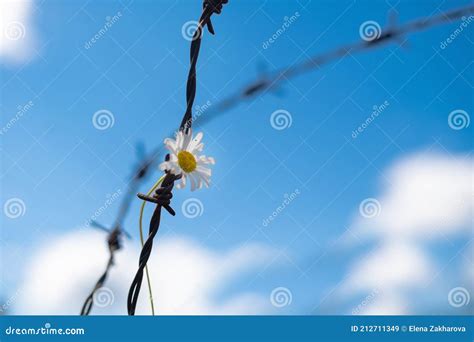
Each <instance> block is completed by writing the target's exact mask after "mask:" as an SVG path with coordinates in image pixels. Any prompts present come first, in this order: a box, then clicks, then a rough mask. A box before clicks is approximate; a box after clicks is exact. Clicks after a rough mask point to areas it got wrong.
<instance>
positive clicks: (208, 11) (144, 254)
mask: <svg viewBox="0 0 474 342" xmlns="http://www.w3.org/2000/svg"><path fill="white" fill-rule="evenodd" d="M227 2H228V0H205V1H204V2H203V11H202V14H201V17H200V19H199V23H198V26H197V28H196V31H195V32H194V35H193V39H192V41H191V49H190V63H191V65H190V68H189V73H188V79H187V84H186V111H185V113H184V115H183V119H182V121H181V124H180V126H179V130H180V131H187V130H190V129H191V127H192V109H193V104H194V99H195V97H196V65H197V61H198V57H199V50H200V48H201V38H202V32H203V27H204V26H206V27H207V29H208V31H209V32H210V33H211V34H214V27H213V25H212V22H211V16H212V14H214V13H216V14H220V13H221V11H222V7H223V5H224V4H226V3H227ZM168 158H169V156H167V157H166V159H168ZM180 178H181V175H174V174H172V173H171V172H166V173H165V177H164V179H163V182H162V183H161V186H160V187H159V188H158V189H157V190H156V191H155V193H154V195H153V196H151V197H150V196H147V195H144V194H138V197H139V198H140V199H142V200H145V201H148V202H152V203H155V204H156V207H155V210H154V212H153V215H152V217H151V220H150V226H149V231H148V238H147V240H146V241H145V244H144V245H143V248H142V251H141V253H140V258H139V262H138V270H137V273H136V275H135V277H134V279H133V281H132V284H131V285H130V290H129V292H128V298H127V311H128V314H129V315H135V310H136V307H137V302H138V296H139V294H140V289H141V285H142V281H143V271H144V269H145V268H146V265H147V263H148V259H149V258H150V255H151V251H152V248H153V239H154V238H155V235H156V234H157V233H158V229H159V227H160V220H161V209H162V208H164V209H166V211H168V213H169V214H170V215H172V216H174V215H175V211H174V210H173V209H172V208H171V207H170V203H171V198H172V197H173V194H172V190H173V186H174V182H175V181H176V180H178V179H180ZM151 300H152V299H151Z"/></svg>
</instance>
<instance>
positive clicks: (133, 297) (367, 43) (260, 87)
mask: <svg viewBox="0 0 474 342" xmlns="http://www.w3.org/2000/svg"><path fill="white" fill-rule="evenodd" d="M227 2H228V0H222V1H219V0H214V1H211V0H206V1H204V3H203V13H202V15H201V19H200V21H199V25H198V28H197V30H196V32H195V34H194V36H193V40H192V42H191V50H190V59H191V66H190V70H189V74H188V80H187V87H186V103H187V106H186V111H185V113H184V116H183V119H182V121H181V125H180V128H179V129H180V130H187V129H189V128H191V126H192V124H193V121H195V122H196V123H197V124H198V125H200V126H202V125H204V124H207V123H208V122H210V121H212V120H213V119H215V118H216V117H218V116H219V115H222V114H223V113H225V112H226V111H228V110H230V109H232V108H233V107H236V106H238V105H239V104H240V103H241V102H245V101H248V100H250V99H252V98H255V97H257V96H259V95H260V96H263V95H265V94H266V93H267V92H268V91H271V90H273V89H275V88H277V87H278V86H279V85H280V84H281V83H283V82H285V81H288V80H290V79H292V78H295V77H297V76H300V75H302V74H305V73H308V72H310V71H313V70H315V69H319V68H321V67H322V66H324V65H326V64H329V63H331V62H335V61H337V60H340V59H343V58H344V57H347V56H349V55H350V54H352V53H360V52H363V51H368V50H372V49H375V48H380V47H382V46H385V45H387V44H388V43H390V42H397V41H398V42H401V41H402V39H403V38H405V37H406V36H409V35H411V34H414V33H417V32H419V31H423V30H426V29H429V28H431V27H434V26H438V25H442V24H446V23H451V22H454V21H457V20H459V19H461V18H463V17H465V16H468V15H471V14H473V13H474V5H471V6H466V7H462V8H459V9H455V10H451V11H448V12H445V13H442V14H439V15H433V16H428V17H423V18H418V19H415V20H413V21H411V22H408V23H407V24H404V25H399V26H396V25H394V23H391V24H390V25H389V26H388V27H386V28H385V29H381V31H380V32H379V33H378V34H377V35H376V36H374V37H373V38H372V39H368V40H365V39H363V38H362V39H361V40H360V41H358V42H356V43H352V44H347V45H345V46H342V47H338V48H335V49H333V50H330V51H328V52H325V53H321V54H318V55H315V56H313V57H310V58H308V59H307V60H305V61H303V62H300V63H298V64H295V65H292V66H288V67H284V68H279V69H275V70H273V71H270V72H267V73H265V75H261V76H259V77H258V78H257V79H255V80H254V81H251V82H249V84H247V85H246V86H244V87H243V88H242V89H241V90H239V91H237V92H235V93H234V94H233V95H231V96H229V97H227V98H224V99H223V100H221V101H220V102H218V103H217V104H216V105H215V106H213V108H210V109H208V110H206V111H205V112H204V113H205V114H206V115H205V116H204V115H202V114H204V113H201V115H199V116H197V117H194V118H193V116H192V109H193V108H192V106H193V103H194V99H195V95H196V63H197V59H198V56H199V50H200V45H201V38H202V28H203V27H204V26H207V28H208V30H209V32H211V33H212V34H214V29H213V27H212V23H211V21H210V17H211V15H212V14H213V13H217V14H219V13H220V12H221V10H222V5H223V4H225V3H227ZM163 151H164V149H163V147H162V146H159V147H158V148H157V149H156V150H155V151H154V152H153V153H152V154H151V155H150V156H149V157H147V158H143V160H142V162H141V165H140V167H139V168H138V169H137V172H136V173H135V176H134V177H133V178H132V181H131V182H130V186H129V191H128V194H127V196H126V199H124V201H123V202H122V205H121V208H120V210H119V214H118V216H117V219H116V221H115V224H114V226H113V227H114V228H113V229H112V230H110V231H109V234H108V237H107V244H108V247H109V255H110V256H109V260H108V263H107V266H106V269H105V271H104V273H103V274H102V276H101V277H100V278H99V280H98V281H97V283H96V285H95V286H94V289H93V290H92V292H91V293H90V295H89V296H88V297H87V299H86V301H85V303H84V305H83V308H82V311H81V315H88V314H89V313H90V311H91V309H92V306H93V301H94V294H95V293H96V291H97V290H98V289H100V288H101V287H102V286H103V284H104V283H105V281H106V279H107V276H108V273H109V271H110V268H111V267H112V265H113V264H114V255H115V252H116V251H117V250H119V249H120V248H121V244H120V238H121V236H122V234H124V231H123V230H122V228H121V227H122V221H123V219H124V217H125V216H126V213H127V212H128V208H129V207H130V204H131V201H132V200H133V198H134V197H135V193H136V189H137V188H138V186H139V183H140V181H141V180H142V179H143V178H144V176H145V174H146V173H147V171H148V169H149V167H150V165H152V164H153V163H155V162H156V160H158V159H159V158H160V157H161V156H162V154H163ZM177 179H179V176H175V175H172V174H171V173H166V174H165V178H164V180H163V182H162V184H161V187H160V188H159V189H158V190H157V191H156V192H155V194H154V195H153V196H146V195H143V194H138V196H139V198H140V199H142V200H146V201H148V202H152V203H155V204H156V208H155V210H154V212H153V215H152V218H151V220H150V226H149V234H148V238H147V240H146V241H145V243H144V245H143V248H142V251H141V253H140V258H139V267H138V270H137V273H136V275H135V278H134V280H133V281H132V284H131V286H130V290H129V294H128V299H127V310H128V314H129V315H134V314H135V310H136V305H137V301H138V296H139V293H140V288H141V284H142V280H143V271H144V269H145V267H146V264H147V262H148V259H149V257H150V254H151V251H152V247H153V239H154V237H155V235H156V233H157V232H158V229H159V225H160V219H161V208H165V209H166V210H167V211H168V212H169V213H170V214H171V215H173V216H174V215H175V212H174V210H173V209H172V208H171V207H170V202H171V198H172V189H173V185H174V182H175V181H176V180H177Z"/></svg>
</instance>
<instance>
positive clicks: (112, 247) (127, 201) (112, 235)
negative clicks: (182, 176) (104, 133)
mask: <svg viewBox="0 0 474 342" xmlns="http://www.w3.org/2000/svg"><path fill="white" fill-rule="evenodd" d="M159 152H160V151H159V150H156V151H154V152H152V153H151V154H150V155H149V156H143V157H142V160H141V161H140V162H139V164H138V165H137V167H136V169H135V170H134V172H133V174H132V177H131V180H130V182H129V184H128V190H127V193H126V194H125V197H124V199H123V201H122V203H121V205H120V208H119V211H118V214H117V217H116V219H115V222H114V224H113V225H112V229H107V228H106V227H104V226H102V225H101V224H99V223H97V222H95V221H93V222H92V225H93V226H95V227H97V228H99V229H101V230H105V231H107V232H108V235H107V246H108V249H109V259H108V261H107V265H106V267H105V270H104V273H102V275H101V276H100V277H99V279H98V280H97V282H96V283H95V285H94V288H93V289H92V291H91V293H90V294H89V295H88V296H87V298H86V300H85V301H84V304H83V306H82V309H81V315H82V316H87V315H89V314H90V312H91V310H92V307H93V305H94V297H95V295H96V292H97V291H98V290H99V289H100V288H101V287H103V286H104V283H105V281H106V280H107V277H108V275H109V272H110V269H111V268H112V266H113V265H114V262H115V252H117V251H118V250H119V249H120V248H121V247H122V245H121V238H122V235H126V236H128V237H130V235H129V234H128V233H127V232H126V231H125V230H124V229H123V221H124V219H125V217H126V215H127V213H128V211H129V208H130V205H131V203H132V201H133V199H134V198H135V193H136V191H137V189H138V187H139V185H140V183H141V182H142V181H143V179H144V178H145V176H146V175H147V173H148V171H149V170H150V168H151V166H152V165H153V164H154V163H155V161H156V157H157V155H158V153H159Z"/></svg>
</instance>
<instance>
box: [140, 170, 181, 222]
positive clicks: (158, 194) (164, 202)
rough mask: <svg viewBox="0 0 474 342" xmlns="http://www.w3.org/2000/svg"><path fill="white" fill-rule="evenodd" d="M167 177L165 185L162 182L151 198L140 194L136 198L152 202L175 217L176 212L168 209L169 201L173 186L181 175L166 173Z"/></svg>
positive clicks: (171, 196)
mask: <svg viewBox="0 0 474 342" xmlns="http://www.w3.org/2000/svg"><path fill="white" fill-rule="evenodd" d="M167 176H169V178H168V181H167V183H166V184H165V182H164V181H163V184H162V185H161V187H159V188H158V189H156V190H155V193H154V194H153V195H152V196H147V195H145V194H142V193H138V194H137V196H138V198H140V199H142V200H144V201H147V202H152V203H155V204H157V205H160V206H162V207H163V208H165V209H166V211H167V212H168V213H170V214H171V215H172V216H175V215H176V212H175V211H174V210H173V208H171V207H170V204H171V199H172V198H173V193H172V191H173V185H174V182H175V181H176V180H178V179H181V177H182V175H181V174H180V175H173V174H171V173H168V175H167Z"/></svg>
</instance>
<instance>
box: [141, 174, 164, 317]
mask: <svg viewBox="0 0 474 342" xmlns="http://www.w3.org/2000/svg"><path fill="white" fill-rule="evenodd" d="M164 178H165V176H164V175H163V176H161V177H160V179H158V180H157V181H156V183H155V184H153V187H152V188H151V189H150V190H149V191H148V193H147V196H151V195H152V194H153V192H154V191H155V190H156V189H157V188H158V187H159V186H160V184H161V182H163V179H164ZM145 205H146V201H143V202H142V205H141V207H140V218H139V221H138V227H139V228H140V241H141V243H142V248H143V245H144V244H145V239H144V238H143V224H142V221H143V211H144V210H145ZM145 274H146V282H147V284H148V294H149V296H150V306H151V314H152V315H153V316H155V305H154V304H153V291H152V289H151V280H150V274H149V273H148V266H145Z"/></svg>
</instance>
